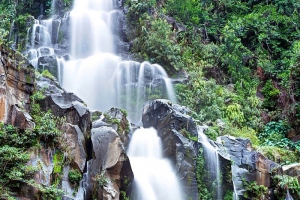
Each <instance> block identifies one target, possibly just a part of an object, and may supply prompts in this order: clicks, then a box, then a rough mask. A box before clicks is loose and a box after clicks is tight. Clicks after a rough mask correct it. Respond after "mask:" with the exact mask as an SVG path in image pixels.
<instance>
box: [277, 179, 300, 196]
mask: <svg viewBox="0 0 300 200" xmlns="http://www.w3.org/2000/svg"><path fill="white" fill-rule="evenodd" d="M272 184H273V186H274V187H275V190H274V193H275V195H276V197H278V199H284V198H285V197H286V194H287V192H289V193H290V195H292V196H293V197H294V199H299V198H300V183H299V181H298V179H297V177H292V176H288V175H276V176H274V178H273V183H272Z"/></svg>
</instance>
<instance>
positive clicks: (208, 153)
mask: <svg viewBox="0 0 300 200" xmlns="http://www.w3.org/2000/svg"><path fill="white" fill-rule="evenodd" d="M206 128H207V127H205V126H198V127H197V129H198V142H200V143H202V147H203V150H204V158H205V162H206V165H207V168H208V169H209V181H210V184H211V188H210V189H211V190H212V191H215V192H213V193H212V194H215V198H216V199H218V200H219V199H222V178H221V169H220V161H219V154H218V151H217V149H216V148H215V147H213V146H212V144H211V143H210V142H209V140H208V138H207V136H206V135H205V134H204V133H203V131H204V130H205V129H206Z"/></svg>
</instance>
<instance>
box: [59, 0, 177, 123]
mask: <svg viewBox="0 0 300 200" xmlns="http://www.w3.org/2000/svg"><path fill="white" fill-rule="evenodd" d="M113 7H114V4H113V1H112V0H100V1H99V0H85V1H82V0H75V2H74V7H73V10H72V11H71V13H70V24H71V32H70V38H71V50H70V58H71V60H70V61H68V62H66V63H65V64H64V67H63V68H62V69H63V70H62V74H63V75H62V79H61V83H62V86H63V87H64V88H65V89H66V90H68V91H72V92H74V93H75V94H76V95H78V96H79V97H80V98H82V99H83V100H84V101H85V102H86V103H87V105H88V107H89V108H90V109H93V110H101V111H105V110H108V109H110V108H111V107H118V108H123V109H125V110H127V112H128V117H129V119H130V120H131V121H132V122H134V123H138V122H139V120H140V117H141V114H142V106H143V104H144V103H145V102H146V101H147V100H149V99H154V98H168V99H170V100H171V101H172V102H175V101H176V99H175V95H174V91H173V87H172V84H171V80H170V79H169V78H168V75H167V73H166V72H165V71H164V69H163V68H162V67H161V66H160V65H157V64H150V63H148V62H143V63H138V62H134V61H124V60H122V58H121V57H119V56H117V55H116V54H115V48H116V46H115V44H114V42H113V41H114V38H116V37H117V35H114V34H113V31H112V29H113V26H115V24H116V23H117V22H116V21H115V19H117V18H118V17H116V16H118V14H119V11H117V10H114V9H113ZM74 80H75V81H74Z"/></svg>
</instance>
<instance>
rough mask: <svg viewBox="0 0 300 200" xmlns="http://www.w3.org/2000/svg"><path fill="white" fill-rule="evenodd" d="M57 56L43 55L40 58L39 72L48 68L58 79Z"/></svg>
mask: <svg viewBox="0 0 300 200" xmlns="http://www.w3.org/2000/svg"><path fill="white" fill-rule="evenodd" d="M57 62H58V61H57V58H56V56H42V57H40V58H39V59H38V65H37V69H38V71H39V72H43V71H44V70H48V71H49V72H50V73H51V74H52V75H53V76H54V77H55V78H56V79H58V65H59V64H58V63H57Z"/></svg>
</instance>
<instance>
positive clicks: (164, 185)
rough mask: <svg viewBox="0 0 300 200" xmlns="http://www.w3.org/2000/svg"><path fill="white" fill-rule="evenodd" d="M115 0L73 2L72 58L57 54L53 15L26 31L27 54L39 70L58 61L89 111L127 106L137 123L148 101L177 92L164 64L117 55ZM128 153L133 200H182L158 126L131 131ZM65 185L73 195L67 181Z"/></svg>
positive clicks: (63, 80)
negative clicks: (157, 130)
mask: <svg viewBox="0 0 300 200" xmlns="http://www.w3.org/2000/svg"><path fill="white" fill-rule="evenodd" d="M113 2H114V1H113V0H75V1H74V6H73V9H72V11H71V12H70V15H69V22H70V37H69V38H70V52H69V53H70V55H69V59H68V60H64V58H63V57H60V56H58V55H57V54H56V50H57V49H56V47H57V41H58V35H59V29H60V23H61V22H62V21H59V24H58V26H55V27H56V28H54V27H53V24H54V18H51V19H48V20H36V21H35V23H34V25H33V26H32V27H31V28H30V29H29V30H28V39H27V41H28V44H27V46H28V47H29V50H28V58H29V60H30V62H31V64H32V65H33V66H34V67H35V68H36V69H39V70H44V69H48V68H47V67H49V64H48V65H47V62H44V60H45V59H46V60H49V59H52V60H54V61H55V64H54V65H55V66H56V69H55V70H54V71H55V72H56V73H57V74H55V75H56V77H57V79H58V81H59V83H60V84H61V85H62V87H63V88H64V89H66V90H67V91H71V92H74V93H75V94H76V95H78V96H79V97H80V98H82V99H83V100H84V101H85V102H86V103H87V105H88V107H89V108H90V109H97V110H101V111H106V110H108V109H110V108H111V107H119V108H124V109H126V110H127V112H128V116H129V119H130V120H131V122H135V123H138V122H139V120H140V118H141V114H142V107H143V104H144V103H145V101H147V100H149V99H155V98H168V99H169V100H171V101H172V102H176V99H175V94H174V90H173V87H172V83H171V79H169V78H168V75H167V74H166V72H165V70H164V69H163V68H162V67H161V66H160V65H158V64H150V63H149V62H143V63H138V62H135V61H125V60H122V58H121V57H119V56H117V55H116V53H115V52H116V46H115V44H114V38H115V35H114V34H113V33H112V28H111V27H112V26H114V25H115V23H117V22H116V21H114V19H116V17H115V16H117V15H118V12H119V11H117V10H114V9H113V7H114V6H115V5H113ZM52 3H53V4H54V3H55V0H53V1H52ZM52 8H53V9H54V6H52ZM53 13H55V11H53ZM129 156H130V161H131V164H132V168H133V172H134V175H135V185H136V187H137V190H136V191H137V192H135V193H136V196H135V197H134V198H135V199H138V200H147V199H149V200H156V199H157V200H166V199H172V200H181V199H183V198H182V194H181V189H180V185H179V182H178V180H177V177H176V175H175V172H174V169H173V168H172V165H171V163H170V162H169V161H168V160H167V159H164V158H163V157H162V147H161V141H160V138H159V137H158V136H157V133H156V131H155V130H154V129H140V130H137V131H136V132H135V133H134V134H133V137H132V141H131V143H130V147H129ZM84 176H85V177H86V176H88V174H84ZM85 179H86V178H84V179H83V180H82V181H81V184H80V187H79V192H78V194H77V196H80V197H78V198H77V197H76V198H75V199H80V198H81V196H83V195H84V188H85V187H86V186H85V184H86V181H85ZM64 188H65V190H66V192H67V193H68V195H69V196H72V194H71V193H72V190H71V189H70V186H69V185H68V183H67V182H65V183H64Z"/></svg>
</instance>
